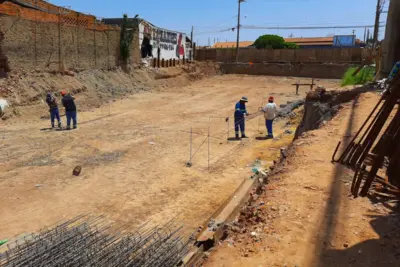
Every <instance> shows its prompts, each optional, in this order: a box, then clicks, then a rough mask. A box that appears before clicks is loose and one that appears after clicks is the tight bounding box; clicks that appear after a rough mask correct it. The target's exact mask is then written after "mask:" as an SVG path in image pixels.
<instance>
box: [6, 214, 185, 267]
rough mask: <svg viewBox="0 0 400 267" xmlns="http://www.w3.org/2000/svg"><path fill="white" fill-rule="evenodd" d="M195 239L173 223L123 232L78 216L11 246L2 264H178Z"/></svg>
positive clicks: (15, 266)
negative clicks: (132, 231) (191, 241)
mask: <svg viewBox="0 0 400 267" xmlns="http://www.w3.org/2000/svg"><path fill="white" fill-rule="evenodd" d="M190 240H191V234H190V233H188V232H187V231H186V230H184V229H183V226H177V223H176V222H175V221H174V220H172V221H170V222H168V223H167V224H165V225H163V226H161V227H154V228H150V227H146V226H142V227H141V228H139V229H137V231H135V232H134V233H124V232H122V229H114V228H113V227H111V226H110V225H109V224H107V223H106V222H105V218H104V217H88V216H79V217H77V218H74V219H72V220H70V221H67V222H64V223H62V224H59V225H56V226H55V227H54V228H52V229H49V230H43V231H41V232H39V233H36V234H32V235H30V236H25V237H24V238H23V239H22V240H16V241H14V242H12V243H9V244H8V245H7V247H8V250H7V251H5V252H4V253H0V266H4V267H8V266H10V267H11V266H13V267H18V266H26V267H29V266H32V267H33V266H35V267H36V266H107V267H109V266H132V267H133V266H141V267H142V266H163V267H164V266H176V265H177V264H179V263H180V262H181V259H182V257H183V256H184V255H185V254H186V253H187V251H188V249H189V244H190Z"/></svg>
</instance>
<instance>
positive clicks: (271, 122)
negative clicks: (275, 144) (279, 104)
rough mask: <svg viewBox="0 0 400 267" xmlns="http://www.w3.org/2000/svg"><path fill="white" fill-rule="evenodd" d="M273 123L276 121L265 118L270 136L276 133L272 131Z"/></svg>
mask: <svg viewBox="0 0 400 267" xmlns="http://www.w3.org/2000/svg"><path fill="white" fill-rule="evenodd" d="M273 123H274V120H265V125H266V126H267V130H268V136H269V137H274V134H273V132H272V125H273Z"/></svg>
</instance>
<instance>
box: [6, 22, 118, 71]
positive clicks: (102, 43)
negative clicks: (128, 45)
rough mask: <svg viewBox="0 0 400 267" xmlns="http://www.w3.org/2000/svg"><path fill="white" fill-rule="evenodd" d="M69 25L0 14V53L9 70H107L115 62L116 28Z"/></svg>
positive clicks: (114, 64)
mask: <svg viewBox="0 0 400 267" xmlns="http://www.w3.org/2000/svg"><path fill="white" fill-rule="evenodd" d="M93 28H94V29H90V28H88V27H86V26H70V25H68V24H66V23H62V22H61V23H53V22H40V21H35V20H27V19H24V18H21V17H18V16H8V15H4V14H0V31H1V32H2V33H3V34H4V40H3V43H2V50H3V53H4V54H5V55H6V56H7V57H8V60H9V63H10V67H11V70H13V69H47V70H59V66H60V64H61V66H64V67H65V68H66V69H93V68H102V69H109V68H112V67H115V66H116V65H117V64H118V55H119V36H120V32H119V29H118V28H110V29H108V30H106V29H98V28H96V27H95V26H93Z"/></svg>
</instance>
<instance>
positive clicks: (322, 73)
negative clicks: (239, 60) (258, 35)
mask: <svg viewBox="0 0 400 267" xmlns="http://www.w3.org/2000/svg"><path fill="white" fill-rule="evenodd" d="M350 66H351V65H349V64H299V63H297V64H292V63H285V64H278V63H265V64H263V63H255V64H235V63H223V64H221V70H222V71H223V72H224V73H226V74H248V75H271V76H293V77H314V78H321V79H323V78H325V79H341V78H342V77H343V75H344V74H345V72H346V71H347V69H348V68H349V67H350Z"/></svg>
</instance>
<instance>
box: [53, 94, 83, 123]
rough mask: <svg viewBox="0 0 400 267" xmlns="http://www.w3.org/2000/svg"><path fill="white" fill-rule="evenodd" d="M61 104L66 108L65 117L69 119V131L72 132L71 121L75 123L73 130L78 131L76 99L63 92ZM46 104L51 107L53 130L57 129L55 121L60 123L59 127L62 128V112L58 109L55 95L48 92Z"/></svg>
mask: <svg viewBox="0 0 400 267" xmlns="http://www.w3.org/2000/svg"><path fill="white" fill-rule="evenodd" d="M61 96H62V99H61V103H62V105H63V106H64V108H65V116H66V117H67V128H66V129H67V130H71V121H72V123H73V126H72V127H73V128H74V129H76V128H77V127H78V120H77V113H76V105H75V98H74V97H73V96H72V95H71V94H69V93H67V92H66V91H61ZM46 103H47V105H48V106H49V112H50V122H51V128H54V127H55V124H54V123H55V120H56V119H57V121H58V127H59V128H62V125H61V118H60V111H59V109H58V101H57V98H56V97H55V96H54V94H53V93H51V92H48V93H47V96H46Z"/></svg>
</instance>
